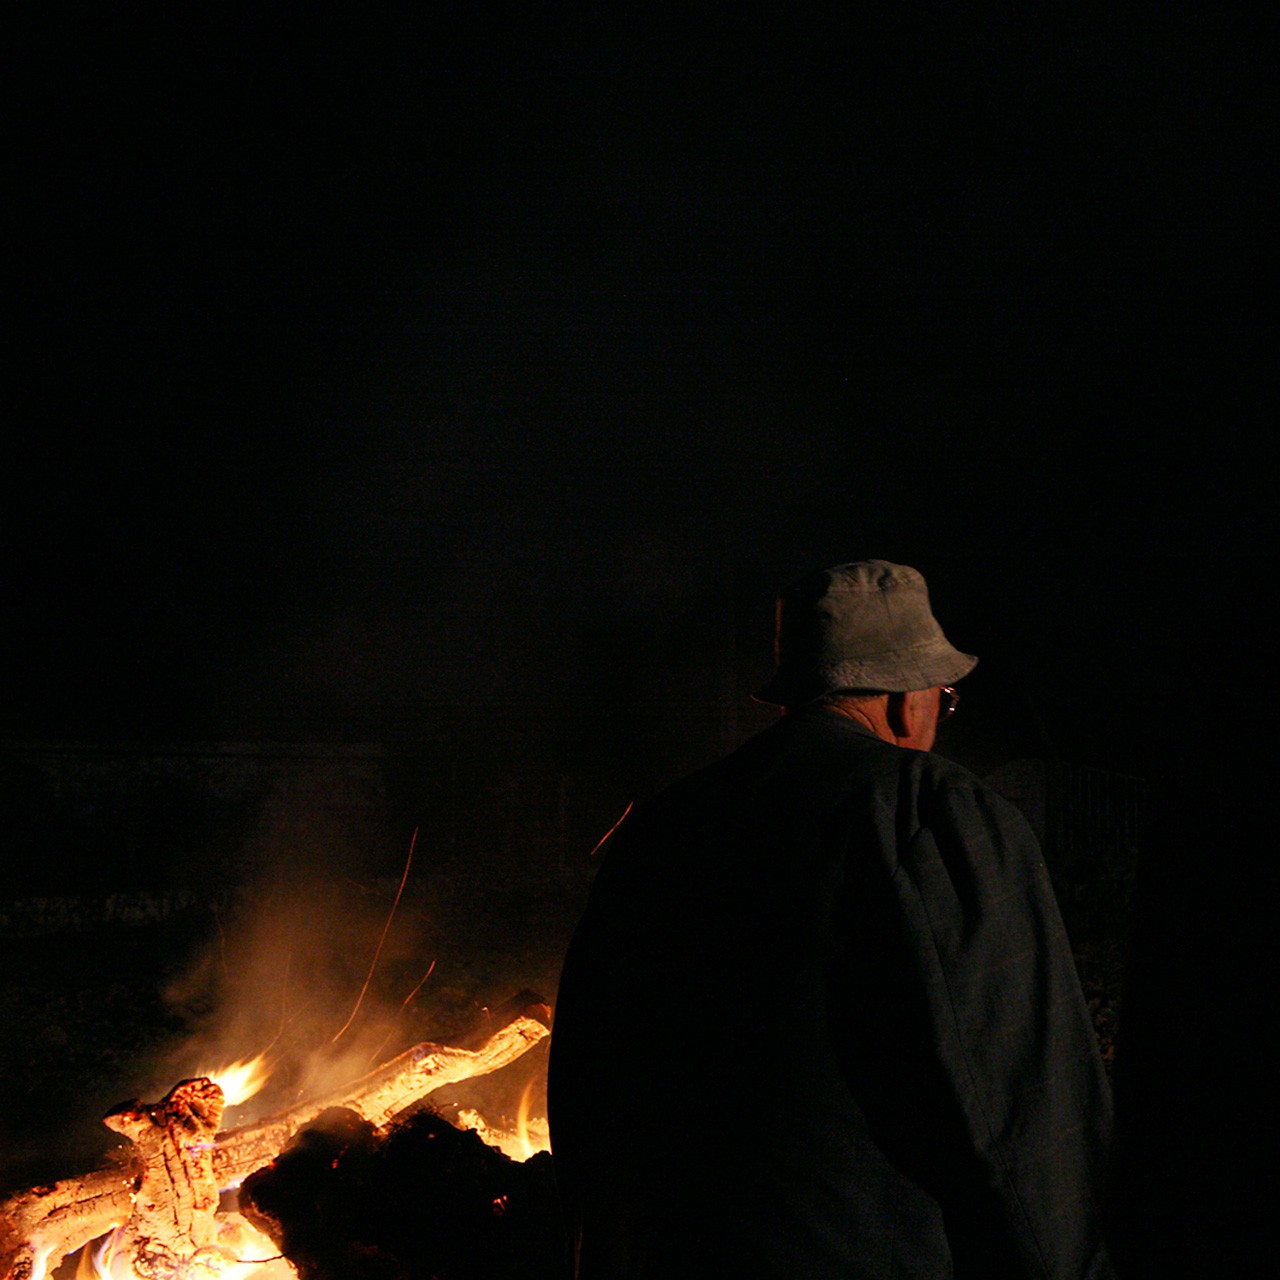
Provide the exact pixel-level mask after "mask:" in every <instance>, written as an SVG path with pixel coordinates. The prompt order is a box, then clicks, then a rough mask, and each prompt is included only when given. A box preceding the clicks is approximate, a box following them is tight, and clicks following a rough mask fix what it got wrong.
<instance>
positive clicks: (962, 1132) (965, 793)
mask: <svg viewBox="0 0 1280 1280" xmlns="http://www.w3.org/2000/svg"><path fill="white" fill-rule="evenodd" d="M776 656H777V670H776V672H775V674H774V677H773V679H772V680H771V681H770V682H769V684H768V685H767V686H766V687H765V688H764V689H763V690H762V691H761V692H760V694H758V695H757V697H759V698H760V699H761V700H762V701H767V702H770V703H774V704H777V705H779V706H781V707H782V708H783V709H784V715H783V716H782V718H781V719H780V721H779V722H778V723H777V724H775V725H774V726H772V727H771V728H769V729H767V730H766V731H765V732H763V733H761V734H759V735H757V736H756V737H755V738H753V739H752V740H751V741H749V742H747V743H746V744H745V745H744V746H742V747H741V748H739V749H738V750H737V751H736V752H734V753H733V754H732V755H731V756H729V757H728V758H727V759H725V760H723V761H721V762H719V763H718V764H714V765H712V766H711V767H710V768H708V769H705V770H703V771H701V772H700V773H697V774H695V775H694V776H692V777H690V778H688V779H686V780H684V781H683V782H680V783H677V784H676V785H675V786H673V787H671V788H670V789H669V790H667V791H666V792H664V793H663V794H662V795H660V796H659V797H657V798H656V799H654V800H652V801H650V802H649V803H648V804H646V805H644V806H642V807H640V808H638V809H637V810H636V811H635V812H634V813H632V814H631V815H630V816H629V817H628V818H627V820H626V821H625V822H624V823H623V824H622V825H621V826H620V827H619V829H618V831H617V833H616V834H615V835H614V836H613V838H612V839H611V841H610V843H609V845H608V846H607V847H606V852H605V859H604V863H603V865H602V867H601V869H600V871H599V873H598V876H597V880H596V883H595V885H594V886H593V890H592V895H591V899H590V902H589V904H588V907H587V910H586V912H585V914H584V917H583V920H582V922H581V924H580V926H579V928H578V931H577V933H576V935H575V937H574V941H573V943H572V946H571V947H570V951H569V955H568V957H567V959H566V962H565V968H564V973H563V976H562V981H561V986H560V993H559V997H558V1007H557V1015H556V1026H555V1031H554V1034H553V1037H552V1055H551V1071H550V1092H551V1096H550V1106H551V1133H552V1148H553V1152H554V1156H555V1160H556V1169H557V1176H558V1178H560V1180H561V1184H562V1195H563V1199H564V1204H565V1210H566V1215H567V1219H568V1222H569V1227H570V1232H571V1235H572V1246H573V1253H574V1257H575V1273H576V1275H577V1276H578V1277H580V1280H622V1278H626V1280H631V1278H633V1277H645V1278H646V1280H680V1278H682V1277H713V1276H720V1275H731V1276H734V1277H738V1278H739V1280H741V1278H743V1277H760V1278H761V1280H765V1278H770V1280H773V1278H777V1280H783V1278H786V1280H827V1278H828V1277H831V1278H834V1277H841V1278H843V1280H848V1278H851V1277H858V1278H862V1280H887V1278H888V1277H910V1278H912V1280H946V1278H947V1277H957V1278H959V1277H981V1280H999V1278H1002V1277H1031V1276H1036V1277H1050V1276H1051V1277H1071V1278H1072V1280H1080V1278H1081V1277H1090V1278H1091V1280H1096V1278H1097V1277H1103V1276H1109V1275H1111V1271H1110V1267H1109V1264H1108V1262H1107V1260H1106V1256H1105V1252H1104V1250H1103V1247H1102V1245H1101V1243H1100V1240H1099V1231H1098V1224H1097V1201H1098V1196H1099V1190H1100V1187H1099V1182H1100V1179H1101V1176H1102V1172H1103V1163H1104V1159H1105V1150H1106V1142H1107V1138H1108V1130H1109V1124H1110V1102H1109V1096H1108V1091H1107V1085H1106V1081H1105V1077H1104V1075H1103V1071H1102V1066H1101V1062H1100V1060H1099V1056H1098V1051H1097V1046H1096V1042H1095V1040H1094V1036H1093V1031H1092V1027H1091V1024H1090V1020H1089V1017H1088V1014H1087V1011H1086V1009H1085V1007H1084V1001H1083V999H1082V997H1081V993H1080V988H1079V985H1078V981H1077V978H1076V974H1075V969H1074V966H1073V962H1072V957H1071V953H1070V951H1069V949H1068V945H1067V941H1066V938H1065V935H1064V934H1063V931H1062V925H1061V921H1060V917H1059V915H1058V911H1057V907H1056V904H1055V902H1054V900H1053V895H1052V891H1051V889H1050V886H1049V882H1048V878H1047V875H1046V873H1045V869H1044V865H1043V862H1042V860H1041V856H1040V851H1039V848H1038V847H1037V844H1036V841H1035V837H1034V836H1033V835H1032V833H1031V831H1030V829H1029V827H1028V826H1027V824H1026V823H1025V822H1024V821H1023V820H1022V818H1021V817H1020V815H1019V814H1018V813H1017V811H1016V810H1014V809H1013V808H1012V806H1010V805H1008V804H1006V803H1004V802H1003V801H1002V800H1001V799H1000V798H999V797H997V796H995V795H994V794H992V793H991V792H989V791H988V790H986V789H985V788H984V787H983V786H982V784H981V783H980V782H979V781H978V780H977V779H976V778H974V777H973V776H972V775H971V774H969V773H968V772H967V771H966V770H964V769H962V768H960V767H958V766H957V765H955V764H952V763H949V762H947V761H945V760H943V759H941V758H939V757H937V756H934V755H931V754H929V748H930V747H931V746H932V745H933V742H934V735H935V733H936V731H937V726H938V723H939V721H940V720H941V719H943V718H945V716H946V714H947V713H949V711H950V710H951V709H953V708H954V706H955V702H956V694H955V691H954V689H953V688H952V687H951V686H953V685H954V684H955V682H956V681H958V680H959V679H961V678H962V677H963V676H965V675H967V674H968V672H969V671H971V670H972V669H973V667H974V665H975V663H976V662H977V659H976V658H973V657H971V656H969V655H967V654H963V653H960V652H958V651H957V650H956V649H954V648H953V647H952V646H951V644H950V643H949V642H948V641H947V639H946V637H945V636H944V634H943V632H942V630H941V628H940V627H939V625H938V623H937V622H936V620H935V619H934V617H933V614H932V612H931V610H930V606H929V599H928V593H927V589H926V586H925V582H924V579H923V578H922V577H921V576H920V574H919V573H917V572H916V571H915V570H914V569H910V568H907V567H905V566H902V565H894V564H889V563H887V562H884V561H878V560H869V561H863V562H860V563H855V564H845V565H839V566H837V567H835V568H833V569H830V570H827V571H825V572H823V573H819V574H816V575H813V576H811V577H809V578H807V579H805V580H803V581H801V582H799V583H797V584H796V585H795V586H794V587H792V588H790V589H789V590H788V591H787V592H785V593H784V594H783V596H782V597H781V599H780V600H779V609H778V631H777V642H776Z"/></svg>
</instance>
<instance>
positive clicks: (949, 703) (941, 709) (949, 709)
mask: <svg viewBox="0 0 1280 1280" xmlns="http://www.w3.org/2000/svg"><path fill="white" fill-rule="evenodd" d="M938 692H939V694H941V695H942V696H941V697H940V698H939V699H938V723H939V724H941V723H942V722H943V721H944V720H950V719H951V717H952V715H953V714H954V713H955V709H956V707H957V706H958V705H959V703H960V695H959V694H958V693H957V692H956V691H955V690H954V689H953V688H952V687H951V686H950V685H949V684H940V685H939V686H938Z"/></svg>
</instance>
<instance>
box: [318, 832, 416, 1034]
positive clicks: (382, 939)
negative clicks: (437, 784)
mask: <svg viewBox="0 0 1280 1280" xmlns="http://www.w3.org/2000/svg"><path fill="white" fill-rule="evenodd" d="M417 843H418V828H417V827H414V829H413V838H412V839H411V840H410V841H409V856H408V857H407V858H405V860H404V874H403V875H402V876H401V877H400V887H399V888H398V889H397V890H396V896H395V901H394V902H392V904H391V910H390V911H389V912H388V913H387V922H386V924H384V925H383V926H382V937H380V938H379V939H378V947H377V950H376V951H374V953H373V959H372V961H370V963H369V972H368V973H367V974H366V975H365V979H364V986H363V987H361V988H360V994H359V996H357V997H356V1005H355V1008H354V1009H352V1010H351V1016H350V1017H349V1018H348V1019H347V1020H346V1022H344V1023H343V1024H342V1027H341V1028H340V1029H339V1031H338V1033H337V1035H335V1036H334V1037H333V1039H332V1040H330V1041H329V1043H330V1044H337V1042H338V1041H339V1040H340V1039H341V1038H342V1036H344V1035H345V1034H346V1032H347V1029H348V1028H349V1027H350V1026H351V1024H352V1023H353V1022H354V1021H355V1020H356V1014H357V1013H359V1012H360V1006H361V1005H362V1004H363V1003H364V998H365V995H366V993H367V992H368V990H369V984H370V983H371V982H372V981H373V975H374V971H375V970H376V969H377V967H378V960H379V958H380V957H381V955H382V948H383V944H384V943H385V942H386V940H387V934H388V932H389V931H390V929H391V922H392V920H394V919H395V915H396V908H397V907H398V906H399V905H400V897H401V895H402V894H403V893H404V887H405V885H406V884H407V883H408V881H409V868H410V867H411V866H412V865H413V850H414V846H415V845H416V844H417ZM423 981H424V982H425V981H426V979H425V978H424V979H423Z"/></svg>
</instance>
